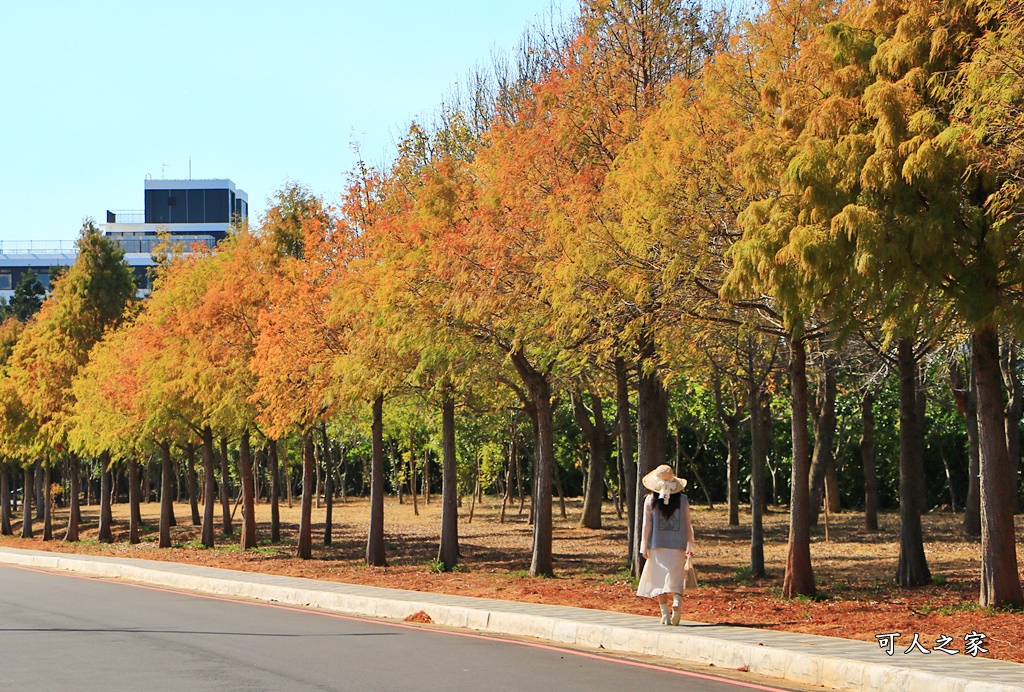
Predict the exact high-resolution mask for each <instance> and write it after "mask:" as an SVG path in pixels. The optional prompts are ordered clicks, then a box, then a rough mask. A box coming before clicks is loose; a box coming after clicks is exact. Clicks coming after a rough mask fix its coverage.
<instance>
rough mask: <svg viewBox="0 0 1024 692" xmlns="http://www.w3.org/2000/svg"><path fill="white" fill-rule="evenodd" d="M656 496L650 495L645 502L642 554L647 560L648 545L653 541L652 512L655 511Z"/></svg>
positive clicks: (641, 537)
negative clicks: (654, 499)
mask: <svg viewBox="0 0 1024 692" xmlns="http://www.w3.org/2000/svg"><path fill="white" fill-rule="evenodd" d="M653 498H654V495H648V496H647V498H646V499H645V500H644V527H643V530H642V531H641V532H640V554H641V555H643V556H644V559H645V560H646V559H647V544H648V543H649V542H650V540H651V512H652V511H653V510H654V501H653Z"/></svg>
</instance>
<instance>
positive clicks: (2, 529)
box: [0, 466, 77, 536]
mask: <svg viewBox="0 0 1024 692" xmlns="http://www.w3.org/2000/svg"><path fill="white" fill-rule="evenodd" d="M76 528H77V527H76ZM68 531H69V532H70V531H71V529H70V528H69V529H68ZM13 535H14V531H13V529H12V528H11V472H10V470H8V468H7V467H6V466H0V536H13Z"/></svg>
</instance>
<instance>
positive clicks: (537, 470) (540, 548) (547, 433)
mask: <svg viewBox="0 0 1024 692" xmlns="http://www.w3.org/2000/svg"><path fill="white" fill-rule="evenodd" d="M512 363H513V365H515V367H516V371H517V372H518V373H519V377H520V378H521V379H522V380H523V383H524V384H525V385H526V387H527V389H528V390H529V392H530V400H531V404H532V406H533V414H534V421H535V424H536V427H535V428H534V430H535V432H536V449H535V461H534V479H535V486H534V487H535V492H534V496H533V506H532V508H531V511H532V513H533V556H532V559H531V561H530V576H533V577H550V576H553V575H554V568H553V563H552V541H553V538H554V524H553V522H552V517H551V484H552V473H553V470H554V466H555V444H554V411H553V409H552V407H551V383H550V382H549V380H548V375H547V374H546V373H543V372H541V371H539V370H537V369H536V368H534V367H533V365H531V364H530V362H529V361H528V360H527V358H526V355H525V354H524V353H523V351H522V350H521V349H520V350H517V351H515V352H514V353H512Z"/></svg>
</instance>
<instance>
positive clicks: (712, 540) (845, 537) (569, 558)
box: [0, 497, 1024, 663]
mask: <svg viewBox="0 0 1024 692" xmlns="http://www.w3.org/2000/svg"><path fill="white" fill-rule="evenodd" d="M567 504H568V507H567V509H568V519H561V518H560V517H559V516H558V510H557V502H556V518H555V539H554V554H555V570H556V572H557V576H556V577H555V578H553V579H533V578H530V577H529V576H528V575H527V570H528V568H529V565H530V545H531V529H530V526H529V525H528V524H527V522H526V519H525V515H523V516H520V515H519V514H518V511H517V509H515V508H513V510H512V511H511V515H510V519H509V520H508V521H506V522H505V523H504V524H500V523H498V521H497V517H498V510H499V506H498V505H500V501H498V502H496V501H495V500H493V499H492V498H485V501H484V505H483V506H479V505H478V506H477V507H476V512H475V517H474V519H473V521H472V522H470V521H468V519H467V515H468V513H469V507H468V503H467V505H466V506H464V507H463V508H462V510H461V511H462V513H463V515H464V516H463V517H462V518H461V520H460V522H459V535H460V541H461V542H460V546H461V552H462V555H463V562H462V565H461V567H460V569H459V571H457V572H453V573H448V574H439V573H436V572H434V571H432V570H431V568H430V565H429V562H430V561H431V560H432V559H433V558H434V557H436V554H437V542H438V530H439V526H440V511H441V507H440V501H439V499H438V498H436V497H435V498H434V500H433V502H431V504H430V505H426V506H425V505H423V503H422V498H421V501H420V507H419V510H420V514H419V516H414V514H413V508H412V504H411V503H410V502H409V501H408V498H406V503H405V504H402V505H400V504H398V502H397V500H395V499H394V498H388V500H387V506H386V509H385V521H386V526H385V530H386V535H387V554H388V560H389V566H388V567H386V568H370V567H366V566H365V565H364V564H363V562H362V558H363V554H364V548H365V536H366V523H367V517H368V507H367V502H366V500H363V499H357V500H352V501H349V502H348V503H346V504H337V505H335V521H334V523H335V528H334V545H333V546H331V547H329V548H325V547H324V546H323V545H322V537H323V523H322V522H323V517H324V510H323V508H321V509H318V510H314V521H319V522H321V523H320V524H318V525H316V526H315V527H314V529H315V534H314V536H315V538H314V557H313V559H312V560H308V561H301V560H298V559H297V558H295V557H294V544H295V527H296V522H297V521H298V504H297V503H296V505H295V507H294V508H291V509H289V508H287V507H286V506H284V505H282V521H283V522H284V526H283V534H284V538H285V542H284V543H283V544H282V545H278V546H274V545H270V544H269V543H265V542H264V541H265V539H266V538H267V537H268V536H269V533H270V530H269V514H270V510H269V507H268V505H265V504H261V505H258V507H257V519H258V520H259V522H260V523H259V526H258V529H259V534H260V539H261V547H259V548H257V549H256V550H253V551H250V552H248V553H242V552H241V551H240V550H239V549H238V546H237V532H238V516H236V529H235V531H236V534H235V538H233V539H225V538H223V537H222V536H221V535H220V534H219V532H218V542H219V544H218V547H217V548H215V549H212V550H207V549H203V548H201V547H199V546H198V537H199V531H198V527H193V526H192V525H191V522H190V521H189V518H190V517H189V514H190V512H189V509H188V506H187V505H182V504H179V505H176V506H175V513H176V515H177V517H178V520H179V522H181V523H180V525H179V526H178V527H176V528H174V529H173V532H174V533H173V540H174V541H175V547H174V548H171V549H167V550H160V549H158V548H157V547H156V538H157V536H156V526H155V525H156V523H157V518H158V516H159V505H158V504H157V503H155V502H154V503H152V504H147V505H143V509H142V514H143V520H144V521H146V522H147V523H148V524H149V526H147V527H146V529H145V533H144V539H143V542H142V543H141V544H140V545H137V546H131V545H128V544H127V543H126V542H125V541H127V525H126V523H125V520H126V518H127V514H126V512H127V506H126V505H123V504H122V505H116V506H115V508H114V509H115V520H116V521H117V522H120V523H118V524H117V525H116V526H115V533H116V534H117V535H116V540H117V541H119V542H116V543H114V544H112V545H104V544H100V543H97V542H96V541H95V535H96V526H95V522H96V516H97V508H96V507H86V508H84V510H83V518H84V520H85V521H86V522H87V526H86V529H85V531H84V532H83V538H84V540H83V541H82V542H81V543H79V544H77V545H68V544H64V543H62V542H60V541H59V540H56V541H52V542H49V543H44V542H43V541H41V540H40V539H38V538H36V539H31V540H22V539H20V538H10V537H0V546H5V547H15V548H18V547H21V548H34V549H42V550H54V551H60V552H77V553H89V554H102V555H114V556H125V557H138V558H146V559H151V560H169V561H177V562H191V563H195V564H203V565H209V566H213V567H225V568H230V569H239V570H249V571H259V572H270V573H274V574H282V575H288V576H301V577H310V578H314V579H326V580H332V581H341V582H350V583H358V584H369V585H373V586H385V587H392V588H400V589H412V590H416V591H429V592H437V593H453V594H455V593H457V594H459V595H463V596H484V597H490V598H501V599H508V600H516V601H529V602H534V603H551V604H559V605H573V606H581V607H586V608H599V609H605V610H613V611H619V612H624V613H639V614H647V615H653V614H654V613H655V611H656V608H655V607H654V606H653V604H652V602H651V601H650V600H648V599H643V598H637V597H636V596H635V595H634V590H635V586H634V582H632V581H631V580H630V578H629V576H628V574H627V573H626V572H625V571H624V567H625V560H624V552H625V549H624V545H625V529H624V526H625V522H624V520H622V519H618V518H617V517H616V516H615V513H614V511H613V510H612V508H611V507H610V506H608V507H606V513H605V516H604V520H605V523H606V527H607V528H605V529H602V530H598V531H592V530H588V529H581V528H578V527H577V526H576V522H577V521H578V517H579V503H578V502H576V503H573V502H571V501H570V502H568V503H567ZM694 510H695V511H694V524H695V530H696V534H697V553H696V556H695V559H694V562H695V565H696V566H697V569H698V571H699V573H700V580H701V586H700V588H699V589H698V590H696V591H695V592H693V593H691V594H687V596H686V598H685V599H684V602H683V619H686V620H696V621H700V622H709V623H718V624H732V625H740V626H748V627H759V628H766V629H776V630H787V631H793V632H806V633H811V634H822V635H828V636H834V637H846V638H850V639H861V640H866V641H872V642H874V641H876V639H875V635H876V634H880V633H885V632H899V633H901V635H902V636H901V637H900V638H899V639H897V641H896V647H897V650H896V655H897V656H901V655H903V651H904V650H905V649H907V648H908V647H909V646H910V644H911V640H912V639H913V634H914V633H919V634H920V635H921V637H920V641H921V642H922V643H923V644H924V645H925V646H926V647H928V648H929V649H931V648H934V646H935V642H936V638H937V637H938V636H939V635H948V636H950V637H953V638H954V640H953V643H951V644H949V645H948V648H951V649H959V650H960V651H961V652H962V651H963V650H964V635H965V634H967V633H969V632H972V631H974V632H979V633H983V634H985V635H986V639H985V646H986V648H988V650H989V651H988V653H983V654H980V655H982V656H987V657H991V658H1000V659H1004V660H1009V661H1016V662H1019V663H1024V616H1022V615H1021V613H1020V612H1019V611H1018V612H996V611H992V610H990V609H981V608H979V607H978V606H977V596H978V591H979V573H980V559H979V553H980V546H979V542H978V541H977V540H967V539H965V538H964V537H963V535H962V532H961V531H960V528H959V521H960V517H959V515H953V514H949V513H934V514H930V515H928V516H926V517H925V518H924V530H925V537H926V539H927V542H926V544H925V550H926V553H927V557H928V562H929V567H930V568H931V571H932V574H933V575H934V577H935V581H936V582H939V583H936V584H933V585H930V586H926V587H922V588H918V589H907V590H903V589H898V588H896V587H895V586H893V575H894V574H895V571H896V557H897V552H898V542H897V541H898V531H899V520H898V516H895V515H891V514H887V515H883V516H882V517H881V518H880V522H881V524H882V530H881V531H880V532H879V533H876V534H870V533H867V532H865V531H864V530H862V529H861V524H862V516H861V515H860V514H859V513H854V512H849V513H844V514H841V515H838V516H832V517H831V522H830V532H829V533H830V539H831V540H830V541H828V542H826V541H825V539H824V527H823V526H820V527H818V528H816V529H813V530H812V540H813V545H812V547H811V557H812V561H813V564H814V570H815V578H816V581H817V584H818V590H819V593H818V598H817V599H816V600H785V599H783V598H782V597H781V585H782V574H783V567H784V561H785V554H786V537H787V533H788V525H787V521H788V515H787V514H785V513H781V512H779V513H776V512H773V513H770V514H768V515H767V516H766V519H765V533H766V547H765V560H766V563H767V567H768V570H769V572H770V576H769V578H768V579H766V580H763V581H752V580H748V579H745V578H744V574H743V570H744V569H745V568H746V566H747V565H748V561H749V551H750V547H749V533H750V529H749V515H746V514H744V515H742V516H741V518H740V519H741V523H743V524H744V525H742V526H740V527H729V526H727V521H726V514H725V512H724V511H723V510H721V509H715V510H713V511H712V510H708V509H706V508H701V507H695V508H694ZM57 516H58V520H59V524H58V525H59V526H60V528H59V529H57V530H55V536H56V537H58V538H59V537H60V536H62V535H63V533H64V521H65V513H58V515H57ZM219 516H220V509H219V507H218V518H219ZM218 526H219V525H218ZM15 529H16V532H17V531H19V530H20V522H18V524H17V525H16V527H15ZM36 529H37V535H39V534H41V529H42V525H41V522H37V523H36ZM1017 535H1018V536H1024V517H1021V516H1019V517H1017ZM1017 550H1018V559H1020V558H1021V557H1022V556H1024V545H1021V542H1020V541H1018V549H1017ZM935 653H939V652H935ZM910 655H920V654H919V653H917V652H912V653H911V654H910Z"/></svg>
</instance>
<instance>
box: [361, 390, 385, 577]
mask: <svg viewBox="0 0 1024 692" xmlns="http://www.w3.org/2000/svg"><path fill="white" fill-rule="evenodd" d="M370 436H371V438H372V439H371V445H370V446H371V452H372V456H371V459H370V463H371V469H370V527H369V531H368V532H367V534H366V564H368V565H370V566H372V567H383V566H384V565H386V564H387V558H386V556H385V549H384V395H383V394H378V395H377V397H376V398H375V399H374V400H373V423H372V424H371V426H370Z"/></svg>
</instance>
